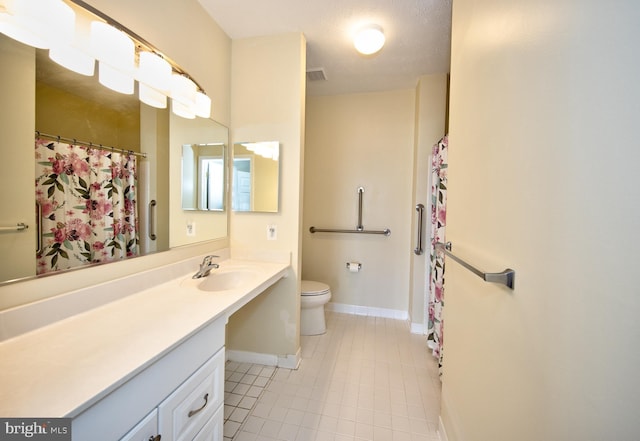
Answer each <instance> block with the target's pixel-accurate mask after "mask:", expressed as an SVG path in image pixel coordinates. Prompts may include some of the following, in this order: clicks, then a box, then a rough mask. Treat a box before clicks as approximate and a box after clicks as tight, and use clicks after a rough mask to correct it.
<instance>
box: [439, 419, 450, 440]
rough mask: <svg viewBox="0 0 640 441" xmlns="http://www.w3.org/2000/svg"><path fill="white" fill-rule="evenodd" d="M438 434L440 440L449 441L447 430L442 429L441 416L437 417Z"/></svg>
mask: <svg viewBox="0 0 640 441" xmlns="http://www.w3.org/2000/svg"><path fill="white" fill-rule="evenodd" d="M438 436H439V437H440V441H449V438H447V431H446V430H444V424H442V417H439V418H438Z"/></svg>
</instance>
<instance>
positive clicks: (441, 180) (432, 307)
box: [427, 136, 448, 367]
mask: <svg viewBox="0 0 640 441" xmlns="http://www.w3.org/2000/svg"><path fill="white" fill-rule="evenodd" d="M447 152H448V137H447V136H445V137H444V138H442V139H441V140H440V141H438V142H437V143H436V144H435V145H434V146H433V152H432V160H431V234H430V237H431V246H430V251H431V271H430V275H429V302H428V310H427V314H428V317H429V321H428V331H427V334H428V339H429V346H430V347H431V349H432V351H433V355H434V356H435V357H437V358H438V360H439V363H440V366H441V367H442V339H443V319H442V310H443V308H444V257H445V254H444V251H443V250H442V249H441V248H436V246H435V244H436V243H437V242H442V243H444V242H445V227H446V224H447V166H448V164H447Z"/></svg>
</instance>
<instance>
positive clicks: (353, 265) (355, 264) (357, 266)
mask: <svg viewBox="0 0 640 441" xmlns="http://www.w3.org/2000/svg"><path fill="white" fill-rule="evenodd" d="M361 268H362V264H361V263H360V262H347V269H348V270H349V271H353V270H356V271H360V269H361Z"/></svg>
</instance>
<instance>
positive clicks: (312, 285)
mask: <svg viewBox="0 0 640 441" xmlns="http://www.w3.org/2000/svg"><path fill="white" fill-rule="evenodd" d="M327 293H329V285H327V284H326V283H322V282H316V281H313V280H303V281H302V288H301V290H300V295H301V296H303V297H305V296H320V295H323V294H327Z"/></svg>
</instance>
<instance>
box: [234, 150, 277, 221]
mask: <svg viewBox="0 0 640 441" xmlns="http://www.w3.org/2000/svg"><path fill="white" fill-rule="evenodd" d="M279 182H280V144H279V143H278V142H277V141H266V142H240V143H236V144H234V145H233V181H232V187H231V209H232V210H233V211H253V212H263V213H277V212H278V203H279V194H280V189H279Z"/></svg>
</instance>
